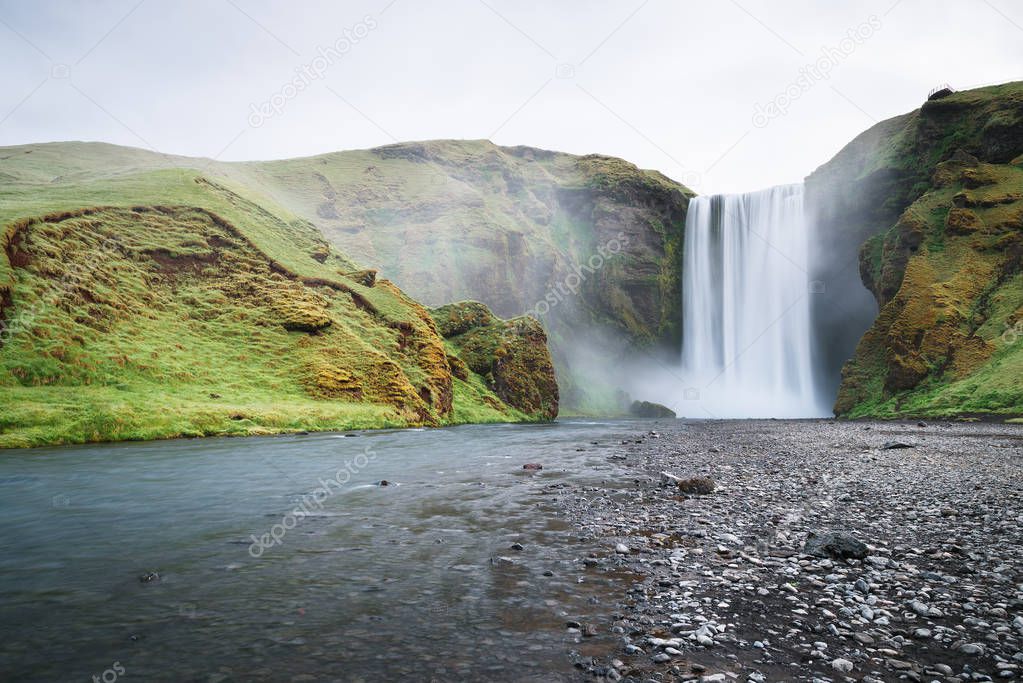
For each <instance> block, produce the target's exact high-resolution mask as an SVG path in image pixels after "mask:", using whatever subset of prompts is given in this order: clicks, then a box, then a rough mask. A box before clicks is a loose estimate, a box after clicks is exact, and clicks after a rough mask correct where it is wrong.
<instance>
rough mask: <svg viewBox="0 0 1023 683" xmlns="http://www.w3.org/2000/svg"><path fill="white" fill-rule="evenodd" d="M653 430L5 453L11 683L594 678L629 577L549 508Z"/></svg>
mask: <svg viewBox="0 0 1023 683" xmlns="http://www.w3.org/2000/svg"><path fill="white" fill-rule="evenodd" d="M647 426H648V425H645V424H644V423H640V422H635V421H631V422H630V421H601V422H592V421H582V420H578V421H572V420H563V421H559V422H556V423H553V424H548V425H496V426H464V427H456V428H449V429H438V430H400V431H380V432H361V433H358V434H356V435H353V436H345V435H343V434H310V435H296V436H282V437H258V438H232V439H197V440H175V441H163V442H148V443H122V444H101V445H88V446H74V447H64V448H45V449H35V450H12V451H5V452H3V453H2V454H0V515H2V519H3V520H4V529H3V545H4V549H3V552H2V553H0V595H2V600H0V615H2V618H0V674H2V675H0V678H3V679H4V680H19V681H36V680H38V681H54V680H83V681H84V680H94V679H93V677H94V676H95V677H97V678H96V679H95V680H104V681H106V682H107V683H111V681H113V680H117V679H118V678H120V677H122V676H123V677H124V678H125V679H127V680H145V681H206V682H209V683H215V682H218V681H281V680H284V681H290V680H293V681H313V680H341V681H379V680H393V679H399V678H400V679H404V680H431V679H438V680H440V679H447V680H469V679H472V680H523V681H532V680H535V681H557V680H577V679H578V674H577V673H574V670H573V666H572V664H573V656H586V655H588V654H606V653H607V652H608V651H609V650H610V648H611V647H612V645H613V642H612V640H611V638H612V637H611V636H610V635H608V628H607V623H608V619H609V614H608V611H609V610H610V609H612V607H613V604H614V600H616V599H617V598H618V597H619V596H620V595H621V593H622V592H623V591H624V589H625V586H624V585H622V583H623V582H624V581H626V579H627V577H625V576H623V575H619V574H614V573H602V572H599V571H594V570H588V569H586V568H585V567H584V566H583V564H582V563H581V562H580V560H581V558H582V557H584V556H585V555H586V554H587V553H589V552H591V551H592V550H593V548H592V547H591V546H590V545H589V544H588V543H590V542H588V541H585V540H583V539H581V538H580V537H579V534H578V532H577V531H575V530H574V529H573V528H571V527H570V526H569V525H568V523H567V522H565V521H564V520H563V519H561V518H560V517H559V515H558V510H557V506H556V505H555V504H554V503H553V498H554V497H555V496H556V495H558V493H559V490H558V484H563V483H571V484H573V485H586V484H587V482H592V483H599V480H601V479H606V478H608V477H614V476H617V475H618V474H620V472H619V468H618V466H617V465H616V464H615V461H613V460H609V459H608V458H607V455H608V453H609V452H610V451H609V450H608V449H610V448H611V447H612V446H613V445H615V444H619V443H621V439H624V438H628V437H630V436H633V435H635V434H636V433H638V432H640V431H641V430H642V429H644V428H646V427H647ZM533 462H537V463H542V464H543V470H542V471H540V472H529V471H525V470H523V464H525V463H533ZM381 480H386V481H388V482H389V483H390V485H388V486H380V485H378V482H380V481H381ZM515 544H521V546H522V549H521V550H518V549H515V548H513V546H514V545H515ZM502 558H506V559H502ZM509 560H510V561H509ZM569 620H576V621H579V622H582V623H583V624H587V623H594V622H602V625H601V628H599V631H600V634H601V635H597V636H595V637H592V638H583V637H581V636H580V634H579V633H578V632H577V631H571V630H567V629H566V627H565V626H566V622H567V621H569Z"/></svg>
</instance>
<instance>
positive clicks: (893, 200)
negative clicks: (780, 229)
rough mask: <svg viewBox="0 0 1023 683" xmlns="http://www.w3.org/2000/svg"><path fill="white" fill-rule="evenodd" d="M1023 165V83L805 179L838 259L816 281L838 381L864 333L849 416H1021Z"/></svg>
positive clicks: (818, 271) (846, 155) (844, 410)
mask: <svg viewBox="0 0 1023 683" xmlns="http://www.w3.org/2000/svg"><path fill="white" fill-rule="evenodd" d="M1021 155H1023V84H1021V83H1011V84H1006V85H1002V86H995V87H990V88H982V89H978V90H972V91H966V92H961V93H956V94H954V95H951V96H949V97H945V98H942V99H936V100H932V101H929V102H927V103H926V104H925V105H924V106H923V107H921V108H920V109H919V110H918V111H916V112H913V113H911V114H907V115H905V116H900V117H896V118H894V119H891V120H889V121H885V122H883V123H881V124H878V125H877V126H875V127H874V128H872V129H870V130H868V131H867V132H866V133H864V134H863V135H861V136H859V137H858V138H856V140H854V141H853V142H852V143H850V144H849V145H848V146H847V147H846V148H845V149H843V150H842V151H841V152H840V153H839V154H838V155H837V156H836V157H835V158H834V159H833V160H832V161H830V162H829V163H828V164H826V165H825V166H823V167H821V168H820V169H818V170H817V171H816V172H815V173H814V174H812V175H811V176H810V177H809V178H808V179H807V190H808V196H809V198H810V204H811V207H812V210H813V212H814V213H815V218H816V221H815V222H816V224H817V229H818V230H819V233H818V235H817V236H816V241H817V242H818V243H819V244H820V245H821V248H822V249H823V250H827V251H828V252H829V253H830V254H832V256H830V257H821V258H818V260H817V263H816V266H815V272H814V274H813V277H814V278H815V279H820V280H822V281H824V282H825V283H826V285H827V286H828V291H829V294H828V295H827V296H825V297H821V298H820V299H819V300H818V307H817V311H816V313H817V322H818V324H819V325H820V326H822V327H823V328H824V329H825V330H826V331H827V332H828V333H829V335H828V336H826V337H825V339H826V340H828V341H830V342H831V344H830V347H831V348H830V349H822V350H821V351H820V356H821V358H823V359H825V362H826V363H827V364H828V365H830V366H831V367H834V366H835V364H836V362H835V361H836V360H837V359H840V358H841V356H842V355H843V353H845V348H846V347H844V346H843V344H848V341H845V342H843V341H842V340H849V339H852V338H855V336H856V332H857V327H859V328H860V329H866V333H865V334H864V335H863V337H862V339H860V341H859V343H858V344H857V345H856V347H855V351H854V353H852V359H851V360H850V361H849V362H848V363H847V364H846V366H845V367H844V369H843V370H842V373H841V385H840V388H839V389H838V399H837V402H836V405H835V411H836V413H837V414H839V415H845V416H867V415H876V416H882V417H894V416H900V415H951V414H974V413H975V414H999V415H1019V414H1023V384H1021V382H1020V381H1019V378H1020V377H1023V325H1021V320H1023V274H1021V273H1023V269H1021V253H1023V156H1021ZM854 277H857V278H858V279H859V280H861V281H862V284H863V285H864V286H865V287H866V289H856V288H854V287H853V284H854V282H853V278H854ZM864 292H869V293H870V294H872V296H873V302H874V303H873V305H871V303H869V302H864V296H863V294H862V293H864ZM874 311H878V313H877V316H876V319H874V320H872V321H871V322H869V323H868V322H867V319H868V318H870V317H872V314H873V313H874ZM868 324H869V326H868Z"/></svg>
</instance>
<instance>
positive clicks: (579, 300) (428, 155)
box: [220, 140, 692, 412]
mask: <svg viewBox="0 0 1023 683" xmlns="http://www.w3.org/2000/svg"><path fill="white" fill-rule="evenodd" d="M220 172H223V173H225V174H229V175H231V176H232V177H235V178H238V179H239V180H243V181H244V182H245V184H246V185H248V186H251V187H259V188H261V189H262V190H263V191H265V192H266V193H267V194H268V196H270V197H272V198H273V199H274V201H276V202H278V203H280V204H281V205H283V206H286V207H287V208H288V209H289V210H291V211H293V212H294V213H296V214H297V215H300V216H302V217H304V218H306V219H308V220H309V221H310V222H312V223H313V224H315V225H316V226H317V227H319V228H320V229H321V230H322V231H323V233H324V234H325V235H326V236H327V238H328V239H330V240H331V241H332V242H333V243H334V244H335V245H337V246H339V247H341V248H343V249H344V250H346V251H347V252H348V253H350V254H352V256H353V257H354V258H355V259H356V260H358V261H360V262H362V263H365V264H368V265H371V266H373V267H377V268H380V269H381V270H382V271H383V272H386V273H389V274H391V275H392V276H393V277H394V279H395V282H396V283H397V284H398V285H399V286H401V287H402V288H403V289H405V290H406V291H408V292H409V293H410V294H411V295H413V296H415V297H416V298H417V299H419V300H422V301H424V302H426V303H427V304H430V305H434V306H436V305H441V304H444V303H447V302H450V301H460V300H465V299H472V300H477V301H481V302H484V303H485V304H487V305H488V306H489V307H490V308H491V309H492V310H493V311H494V312H495V313H496V314H497V315H500V316H502V317H515V316H519V315H523V314H532V315H534V316H536V317H538V318H540V319H541V321H542V322H543V324H544V327H545V328H546V329H547V332H548V335H549V336H550V340H551V349H552V353H553V355H554V359H555V364H556V366H557V367H558V375H559V380H560V383H561V389H562V392H561V395H562V401H563V403H565V404H566V405H568V406H570V407H571V408H573V409H576V410H589V411H596V412H608V411H611V410H614V409H616V408H617V405H616V402H617V400H618V399H617V397H616V396H615V389H616V388H617V387H618V386H621V385H622V384H623V383H624V382H625V381H626V379H627V375H628V372H629V371H628V360H629V359H630V357H635V356H639V355H646V354H651V353H654V354H658V353H663V354H668V355H670V356H671V357H672V358H674V357H675V354H677V349H678V346H679V343H680V338H681V329H680V321H681V282H680V273H681V266H682V234H683V229H684V226H685V216H686V209H687V207H688V202H689V199H690V197H691V196H692V192H691V191H690V190H688V189H687V188H685V187H684V186H682V185H680V184H678V183H676V182H674V181H672V180H670V179H668V178H667V177H665V176H664V175H662V174H660V173H658V172H656V171H647V170H642V169H639V168H637V167H636V166H634V165H633V164H630V163H628V162H626V161H623V160H621V159H616V158H613V157H607V156H600V155H588V156H575V155H571V154H563V153H559V152H551V151H547V150H541V149H535V148H531V147H499V146H497V145H494V144H492V143H490V142H488V141H485V140H458V141H456V140H436V141H428V142H408V143H400V144H395V145H388V146H386V147H380V148H376V149H370V150H361V151H350V152H338V153H335V154H326V155H322V156H317V157H310V158H306V159H292V160H284V161H274V162H266V163H259V164H242V165H235V166H231V167H220Z"/></svg>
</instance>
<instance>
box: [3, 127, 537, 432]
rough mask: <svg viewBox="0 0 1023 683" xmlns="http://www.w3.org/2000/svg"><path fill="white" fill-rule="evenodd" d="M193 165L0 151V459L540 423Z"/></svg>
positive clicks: (425, 319)
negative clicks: (0, 450) (18, 452)
mask: <svg viewBox="0 0 1023 683" xmlns="http://www.w3.org/2000/svg"><path fill="white" fill-rule="evenodd" d="M212 170H213V169H212V165H207V164H205V163H204V162H203V161H202V160H187V159H181V158H174V157H163V156H161V155H156V154H150V153H147V152H143V151H140V150H132V149H127V148H119V147H113V146H110V145H99V144H83V143H64V144H49V145H31V146H22V147H8V148H2V149H0V179H2V183H0V226H2V233H0V248H2V249H0V321H2V328H0V329H2V335H0V406H2V410H0V447H5V446H6V447H9V446H27V445H38V444H44V443H68V442H82V441H93V440H111V439H139V438H159V437H170V436H187V435H205V434H253V433H269V432H279V431H296V430H311V429H348V428H359V427H381V426H405V425H421V424H428V425H440V424H451V423H456V422H465V421H507V420H524V419H547V418H549V417H550V415H548V414H543V415H541V414H539V413H536V414H533V413H530V412H529V409H528V406H527V407H526V410H519V409H518V408H517V407H515V406H513V405H511V404H509V403H507V402H504V401H502V400H501V399H500V398H498V396H497V394H496V393H495V392H494V390H493V389H494V387H492V386H488V384H487V380H486V378H484V377H481V376H480V375H477V374H475V373H471V372H470V373H469V374H466V375H464V376H462V377H455V376H453V375H452V372H451V367H452V365H453V364H457V363H458V360H457V358H456V357H455V355H456V354H457V351H456V350H454V349H452V348H450V346H449V345H447V344H446V342H445V341H444V339H443V338H442V337H441V336H440V335H439V334H438V332H437V328H436V324H435V322H434V321H433V319H432V317H431V316H430V314H429V312H428V310H427V309H425V308H424V307H422V306H420V305H419V304H418V303H416V302H414V301H413V300H411V299H410V298H408V297H407V296H405V295H404V294H403V293H402V292H401V291H400V290H399V289H398V288H397V287H395V286H394V285H392V284H391V283H390V282H388V281H386V280H378V279H376V277H375V273H374V272H373V271H366V270H359V269H357V268H356V266H355V265H354V264H353V262H352V260H350V259H349V258H348V257H347V256H345V255H343V254H341V253H339V252H338V250H337V249H334V248H332V247H331V246H330V245H329V243H328V242H327V241H326V240H325V239H324V238H323V236H322V234H321V233H320V231H319V230H318V229H317V228H316V227H315V226H314V225H312V224H311V223H309V222H308V221H306V220H304V219H302V218H300V217H298V216H296V215H294V214H293V213H291V212H289V211H288V210H287V209H285V208H283V207H281V206H280V205H278V204H276V203H275V202H273V201H272V200H270V199H268V198H266V197H263V196H260V195H259V194H258V192H254V191H252V190H244V189H242V188H238V187H237V186H236V184H235V183H233V181H232V180H231V179H230V178H228V177H227V176H226V175H224V174H221V175H220V177H215V175H216V174H214V173H212V172H211V171H212ZM237 190H242V191H237ZM534 352H535V353H540V354H541V355H542V354H544V353H546V351H545V350H544V351H541V350H538V349H534ZM554 400H555V404H556V396H555V398H554Z"/></svg>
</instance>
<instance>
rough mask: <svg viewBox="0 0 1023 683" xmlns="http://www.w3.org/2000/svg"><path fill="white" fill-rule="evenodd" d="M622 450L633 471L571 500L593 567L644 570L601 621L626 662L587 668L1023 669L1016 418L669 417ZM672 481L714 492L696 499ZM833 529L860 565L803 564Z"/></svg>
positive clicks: (721, 676) (662, 671) (684, 674)
mask: <svg viewBox="0 0 1023 683" xmlns="http://www.w3.org/2000/svg"><path fill="white" fill-rule="evenodd" d="M601 445H603V444H601ZM590 447H594V446H593V445H591V446H590ZM607 458H608V461H609V464H611V463H613V466H614V467H615V468H620V467H623V466H624V467H625V470H626V471H627V474H624V475H622V476H619V477H617V478H615V479H609V480H606V481H605V482H604V483H603V484H602V485H600V486H596V487H590V488H587V489H574V490H573V489H566V490H564V491H563V493H562V495H561V496H560V498H559V505H560V509H561V511H562V513H563V514H565V515H566V516H567V517H569V518H570V519H571V520H572V521H573V523H574V524H575V525H577V528H578V529H579V530H580V531H581V532H582V534H583V538H584V539H585V540H589V541H591V542H592V543H593V544H594V545H595V546H598V547H600V548H601V550H599V551H598V552H595V553H593V554H592V555H591V556H590V557H588V558H586V559H585V560H584V562H585V564H586V565H587V566H588V569H589V571H590V572H592V573H594V574H597V575H599V574H600V573H602V572H610V571H615V572H621V571H628V572H632V573H634V574H635V575H636V576H637V577H640V578H639V579H637V580H636V581H635V583H634V584H633V585H632V586H631V588H630V589H629V590H628V592H627V594H624V595H622V596H620V597H621V598H622V602H621V605H620V607H619V611H618V613H617V614H615V615H613V616H609V617H608V620H607V622H606V624H602V625H601V628H602V629H603V628H605V627H606V628H607V629H609V630H610V631H611V632H612V633H614V634H615V635H616V636H617V637H618V639H619V643H618V649H617V651H616V653H615V654H614V655H613V656H610V657H608V658H604V659H600V660H596V661H593V662H590V663H589V664H588V666H587V667H585V668H586V669H587V670H588V671H589V672H590V675H592V676H607V677H610V678H611V679H613V680H617V679H619V678H621V677H624V678H626V679H630V680H637V681H639V680H648V679H650V680H706V681H727V680H739V681H745V680H751V681H763V680H807V681H810V680H834V681H841V680H864V681H881V680H896V679H908V680H949V681H965V680H989V679H997V680H1016V679H1018V678H1019V677H1020V671H1021V669H1023V585H1021V581H1023V565H1021V563H1023V533H1021V527H1023V502H1021V498H1020V495H1019V490H1020V485H1021V484H1023V467H1021V465H1023V429H1021V428H1020V427H1019V426H1017V425H1006V424H964V423H933V424H926V425H925V424H923V423H919V424H918V423H915V422H913V423H877V422H870V423H865V422H836V421H831V420H820V421H816V420H814V421H773V420H750V421H715V422H690V423H685V422H681V421H679V422H677V423H675V422H661V423H659V425H658V426H656V427H654V428H651V429H648V430H644V431H639V430H638V429H637V431H636V435H635V436H634V437H633V438H626V439H622V440H621V442H620V443H618V444H616V445H615V447H614V448H613V449H611V450H609V451H607ZM661 472H668V473H669V474H671V475H676V476H678V477H681V478H690V477H708V478H711V479H713V480H714V482H715V484H716V488H715V490H714V491H713V492H712V493H710V494H708V495H689V494H686V493H683V492H682V491H681V490H680V489H679V487H678V486H677V485H676V484H675V482H674V481H672V480H670V478H665V477H663V476H662V475H661ZM665 479H667V480H668V483H667V485H664V480H665ZM830 531H843V532H848V533H849V534H851V535H852V536H853V537H854V538H855V539H858V540H859V541H862V542H863V543H864V544H866V547H865V548H862V549H860V548H857V547H855V544H853V545H851V546H850V552H852V553H853V554H855V555H862V557H861V558H860V559H852V558H842V557H831V556H827V553H825V556H822V557H818V556H813V555H808V554H804V550H805V548H804V545H805V543H806V541H807V539H808V537H809V536H810V534H819V535H821V534H825V533H827V532H830ZM850 543H853V542H850ZM840 549H841V548H840ZM857 550H862V551H863V552H862V553H858V552H856V551H857Z"/></svg>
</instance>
